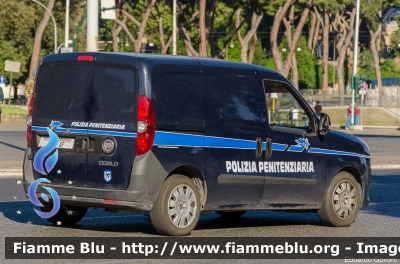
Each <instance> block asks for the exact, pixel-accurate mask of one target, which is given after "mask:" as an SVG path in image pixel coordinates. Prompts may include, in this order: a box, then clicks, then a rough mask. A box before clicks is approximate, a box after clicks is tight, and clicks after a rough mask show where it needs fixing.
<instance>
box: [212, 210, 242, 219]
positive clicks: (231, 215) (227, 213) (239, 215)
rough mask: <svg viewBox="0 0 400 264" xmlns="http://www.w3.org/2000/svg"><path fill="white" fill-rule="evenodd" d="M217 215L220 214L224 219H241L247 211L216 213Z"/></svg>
mask: <svg viewBox="0 0 400 264" xmlns="http://www.w3.org/2000/svg"><path fill="white" fill-rule="evenodd" d="M215 212H216V213H217V214H219V215H220V216H222V217H232V218H234V217H241V216H242V215H244V213H246V211H215Z"/></svg>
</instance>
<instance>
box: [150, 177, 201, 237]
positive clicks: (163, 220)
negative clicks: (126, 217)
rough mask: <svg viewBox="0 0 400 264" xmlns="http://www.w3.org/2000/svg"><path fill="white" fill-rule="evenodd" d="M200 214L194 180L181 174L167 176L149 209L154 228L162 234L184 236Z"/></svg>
mask: <svg viewBox="0 0 400 264" xmlns="http://www.w3.org/2000/svg"><path fill="white" fill-rule="evenodd" d="M199 216H200V195H199V191H198V189H197V187H196V185H195V184H194V182H193V181H192V180H191V179H189V178H188V177H185V176H183V175H178V174H175V175H171V176H170V177H168V178H167V179H166V180H165V182H164V183H163V185H162V186H161V189H160V191H159V193H158V196H157V199H156V201H155V203H154V205H153V208H152V209H151V211H150V219H151V222H152V223H153V226H154V228H155V229H156V230H157V232H159V233H160V234H162V235H170V236H186V235H189V234H190V232H192V230H193V229H194V228H195V226H196V224H197V222H198V220H199Z"/></svg>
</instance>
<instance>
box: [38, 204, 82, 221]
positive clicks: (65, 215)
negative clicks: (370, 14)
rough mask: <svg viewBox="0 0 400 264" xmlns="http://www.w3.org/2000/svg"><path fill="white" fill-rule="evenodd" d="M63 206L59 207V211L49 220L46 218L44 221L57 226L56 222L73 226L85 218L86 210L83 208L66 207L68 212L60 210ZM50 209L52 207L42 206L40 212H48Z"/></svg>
mask: <svg viewBox="0 0 400 264" xmlns="http://www.w3.org/2000/svg"><path fill="white" fill-rule="evenodd" d="M62 207H63V206H62V205H61V207H60V210H58V212H57V213H56V214H55V215H53V216H52V217H50V218H47V219H46V220H47V221H49V222H50V223H53V224H55V225H56V224H57V222H61V225H64V226H65V225H74V224H76V223H78V222H79V221H81V220H82V218H83V217H84V216H85V214H86V211H87V209H88V208H83V207H73V206H71V207H68V211H64V209H63V208H62ZM51 209H52V206H44V207H40V210H41V211H42V212H50V211H51Z"/></svg>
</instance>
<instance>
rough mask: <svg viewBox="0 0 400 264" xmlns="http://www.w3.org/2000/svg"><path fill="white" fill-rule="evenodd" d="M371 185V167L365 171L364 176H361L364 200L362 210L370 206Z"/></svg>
mask: <svg viewBox="0 0 400 264" xmlns="http://www.w3.org/2000/svg"><path fill="white" fill-rule="evenodd" d="M370 184H371V167H368V169H367V170H366V171H365V173H364V175H362V176H361V187H362V193H363V196H362V200H361V208H363V207H367V206H368V205H369V202H370V200H369V188H370Z"/></svg>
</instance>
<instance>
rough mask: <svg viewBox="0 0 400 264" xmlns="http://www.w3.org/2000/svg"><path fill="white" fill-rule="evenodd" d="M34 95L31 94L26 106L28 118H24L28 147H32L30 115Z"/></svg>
mask: <svg viewBox="0 0 400 264" xmlns="http://www.w3.org/2000/svg"><path fill="white" fill-rule="evenodd" d="M34 99H35V95H34V93H32V95H31V100H30V101H29V106H28V116H27V117H26V125H27V128H26V143H27V145H28V147H30V148H31V147H32V114H33V103H34Z"/></svg>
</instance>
